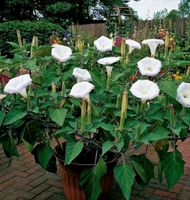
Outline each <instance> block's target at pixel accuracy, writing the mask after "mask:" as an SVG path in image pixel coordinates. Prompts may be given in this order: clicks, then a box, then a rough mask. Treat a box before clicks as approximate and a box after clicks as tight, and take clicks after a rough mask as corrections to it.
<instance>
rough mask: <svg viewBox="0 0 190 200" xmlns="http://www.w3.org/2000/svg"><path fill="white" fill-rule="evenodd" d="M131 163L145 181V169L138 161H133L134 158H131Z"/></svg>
mask: <svg viewBox="0 0 190 200" xmlns="http://www.w3.org/2000/svg"><path fill="white" fill-rule="evenodd" d="M132 164H133V167H134V169H135V171H136V172H137V173H138V175H139V176H140V177H141V178H142V180H143V181H144V182H145V183H146V182H147V178H146V173H145V170H144V169H143V167H142V166H141V165H140V164H139V163H138V162H135V161H134V160H132Z"/></svg>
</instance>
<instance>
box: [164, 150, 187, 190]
mask: <svg viewBox="0 0 190 200" xmlns="http://www.w3.org/2000/svg"><path fill="white" fill-rule="evenodd" d="M184 164H185V162H184V161H183V157H182V155H181V153H180V152H179V151H178V150H176V151H174V152H168V153H166V154H163V155H162V156H161V166H162V170H163V171H164V173H165V176H166V180H167V183H168V187H169V189H172V188H173V187H174V186H175V184H176V183H177V182H178V181H179V179H180V177H181V176H182V175H183V174H184Z"/></svg>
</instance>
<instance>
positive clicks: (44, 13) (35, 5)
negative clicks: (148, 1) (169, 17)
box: [0, 0, 138, 24]
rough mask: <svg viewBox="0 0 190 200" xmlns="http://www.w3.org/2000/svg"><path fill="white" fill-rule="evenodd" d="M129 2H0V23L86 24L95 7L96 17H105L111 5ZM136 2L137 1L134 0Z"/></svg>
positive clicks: (85, 0)
mask: <svg viewBox="0 0 190 200" xmlns="http://www.w3.org/2000/svg"><path fill="white" fill-rule="evenodd" d="M129 1H130V0H113V1H110V0H72V1H70V0H64V1H61V0H24V1H23V0H1V1H0V22H2V21H8V20H27V19H28V20H33V19H38V18H45V19H48V20H49V21H52V22H56V23H60V24H63V23H64V22H65V21H67V22H69V21H72V22H74V23H77V22H78V23H86V22H91V21H93V20H94V19H93V15H92V12H91V10H92V9H93V8H95V7H97V6H99V7H100V8H101V9H99V10H98V9H97V15H98V14H99V15H102V16H106V11H107V9H108V8H110V7H112V6H113V5H125V4H126V3H128V2H129ZM135 1H138V0H135Z"/></svg>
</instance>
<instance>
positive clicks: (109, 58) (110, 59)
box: [97, 57, 121, 65]
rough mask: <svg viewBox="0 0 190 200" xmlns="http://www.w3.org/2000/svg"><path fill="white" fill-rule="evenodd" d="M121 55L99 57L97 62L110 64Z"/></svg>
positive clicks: (116, 60)
mask: <svg viewBox="0 0 190 200" xmlns="http://www.w3.org/2000/svg"><path fill="white" fill-rule="evenodd" d="M120 58H121V57H105V58H100V59H99V60H98V61H97V62H98V64H101V65H112V64H114V63H116V62H118V61H119V60H120Z"/></svg>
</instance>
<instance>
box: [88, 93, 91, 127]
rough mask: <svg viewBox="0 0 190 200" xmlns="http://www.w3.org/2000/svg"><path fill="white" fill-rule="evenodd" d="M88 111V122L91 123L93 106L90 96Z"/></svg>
mask: <svg viewBox="0 0 190 200" xmlns="http://www.w3.org/2000/svg"><path fill="white" fill-rule="evenodd" d="M87 113H88V123H89V124H91V123H92V107H91V100H90V97H88V107H87Z"/></svg>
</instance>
